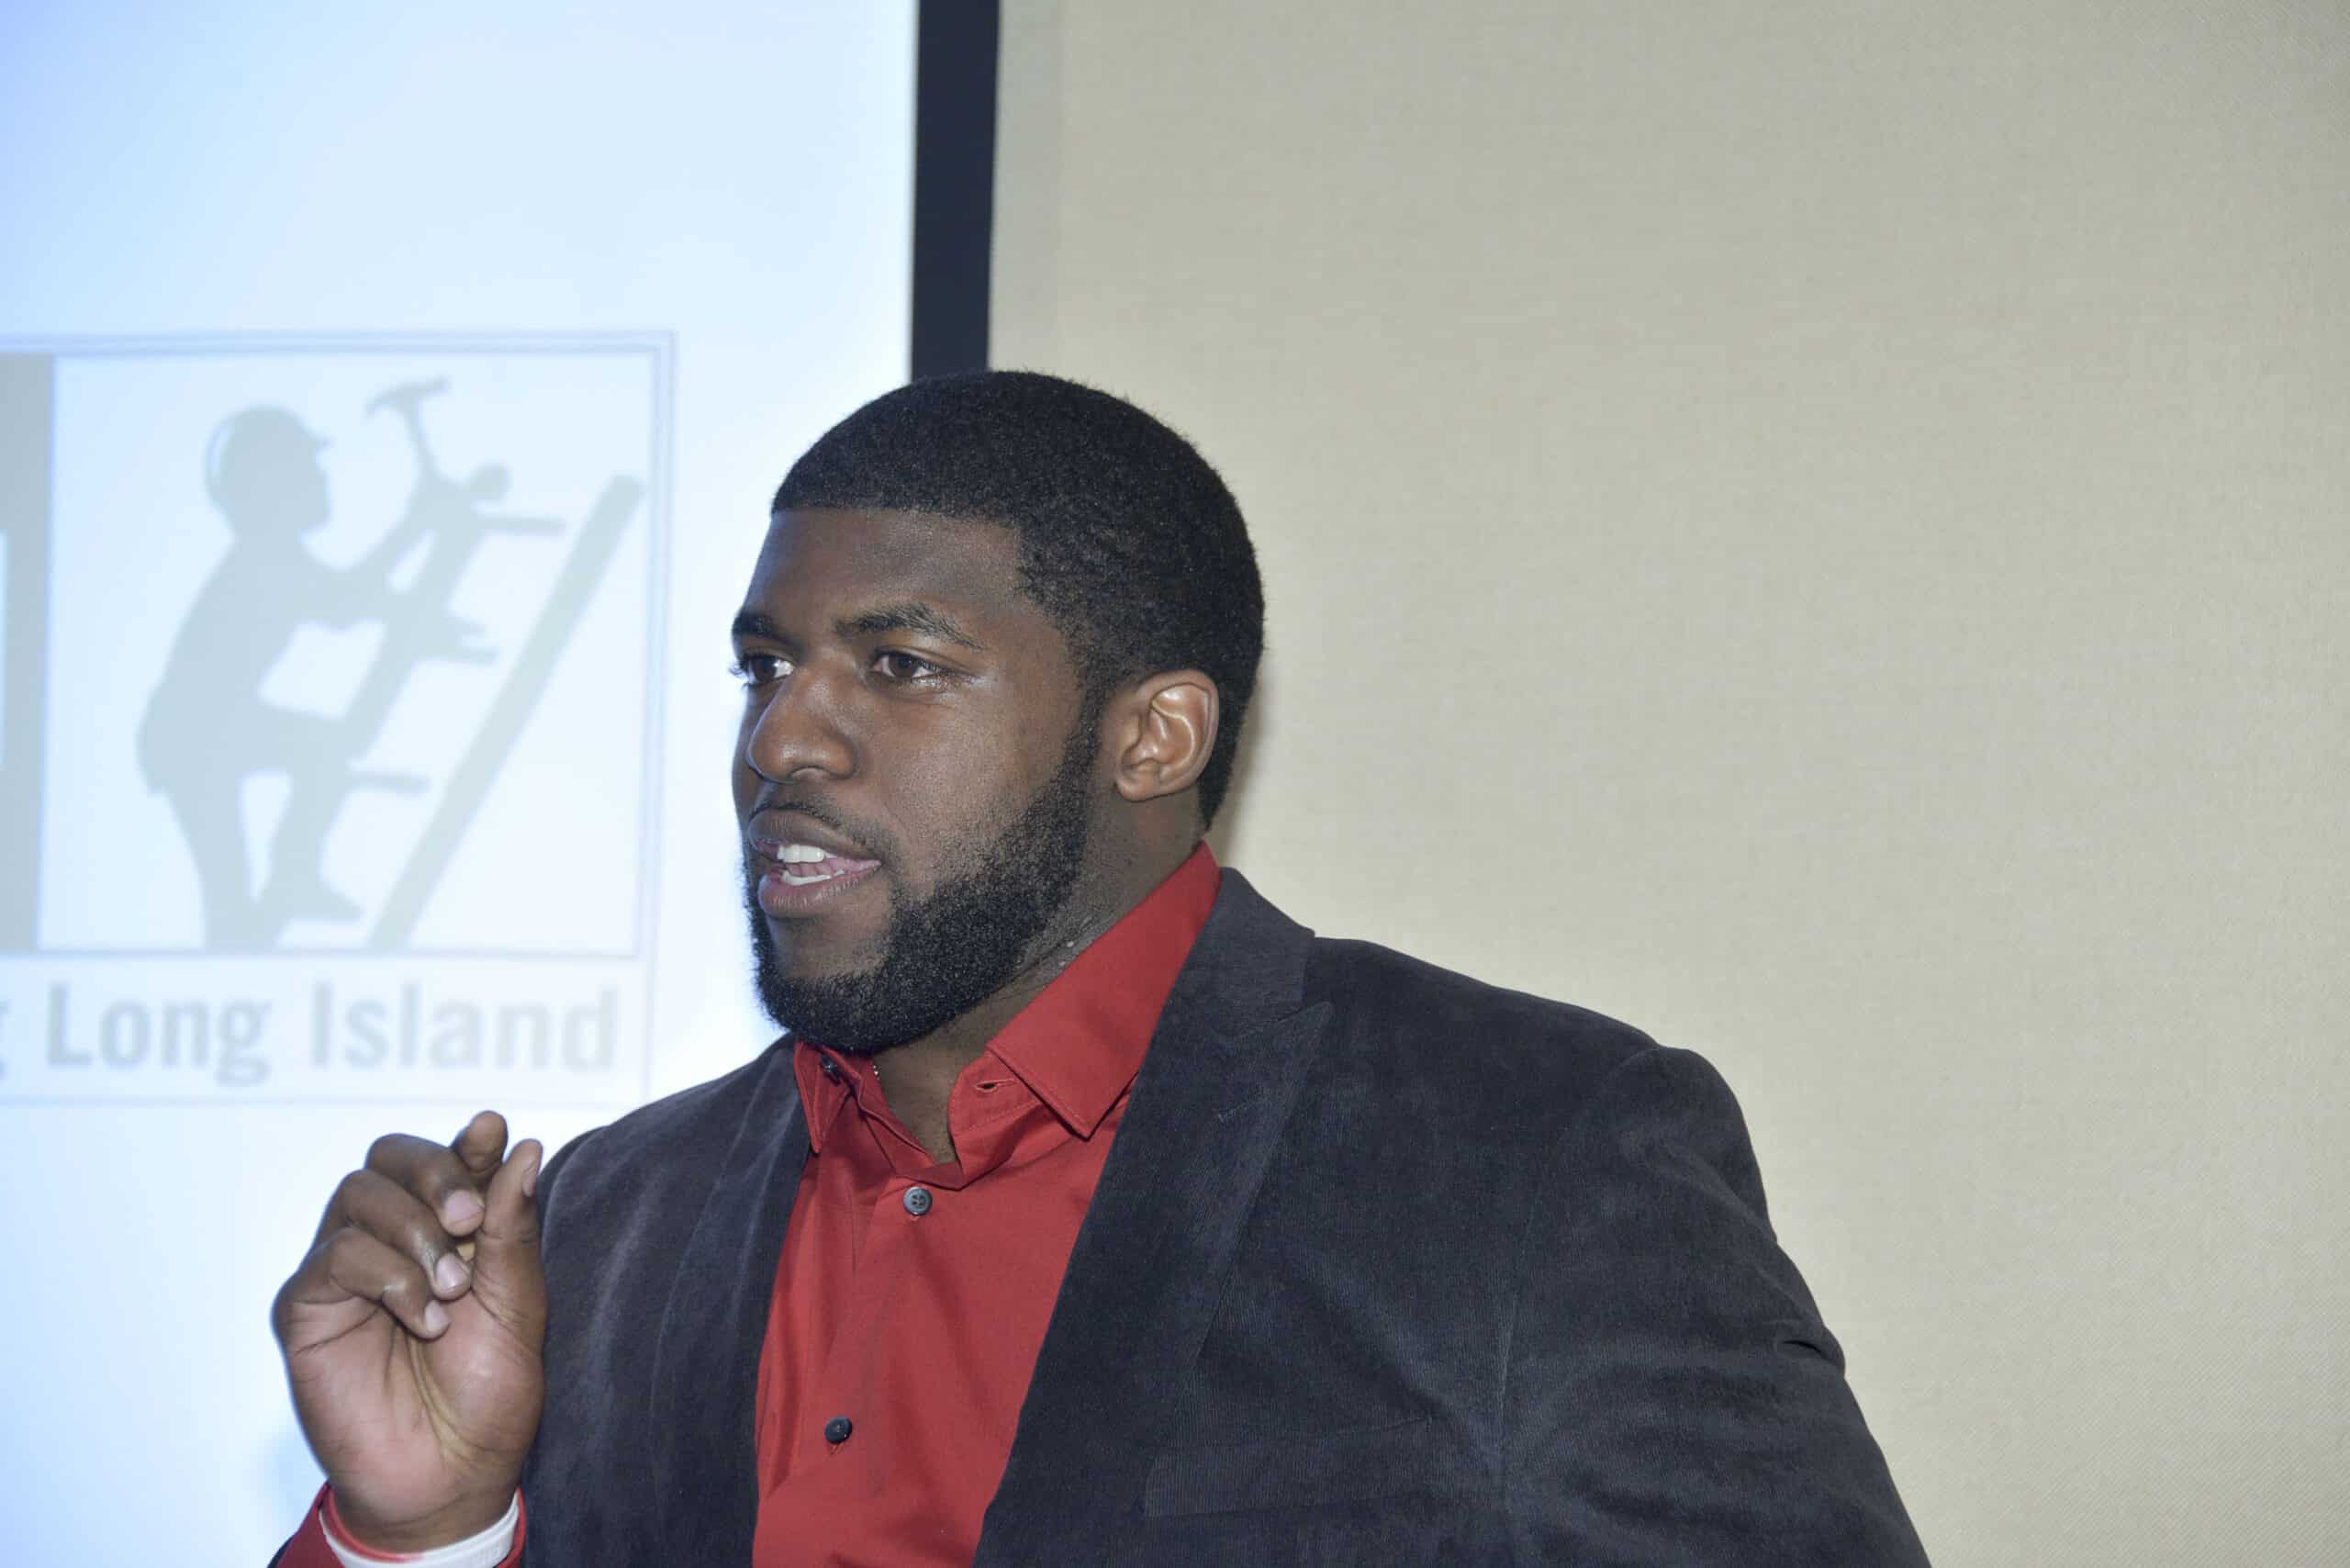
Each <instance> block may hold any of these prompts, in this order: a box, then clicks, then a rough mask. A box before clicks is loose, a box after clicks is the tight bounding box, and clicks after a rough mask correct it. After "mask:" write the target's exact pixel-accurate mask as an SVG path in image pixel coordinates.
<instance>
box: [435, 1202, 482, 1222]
mask: <svg viewBox="0 0 2350 1568" xmlns="http://www.w3.org/2000/svg"><path fill="white" fill-rule="evenodd" d="M441 1215H442V1221H441V1223H442V1224H443V1225H445V1226H448V1227H449V1228H450V1229H451V1230H463V1229H465V1228H467V1227H469V1226H474V1225H477V1224H479V1223H480V1221H481V1216H482V1206H481V1200H480V1199H479V1198H476V1197H475V1196H474V1195H473V1194H472V1193H453V1194H452V1195H451V1196H450V1199H449V1201H448V1202H447V1203H445V1204H442V1205H441Z"/></svg>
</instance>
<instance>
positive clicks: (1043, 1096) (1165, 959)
mask: <svg viewBox="0 0 2350 1568" xmlns="http://www.w3.org/2000/svg"><path fill="white" fill-rule="evenodd" d="M1223 879H1224V869H1223V868H1222V867H1220V866H1218V865H1217V864H1216V861H1215V856H1214V854H1213V853H1211V852H1210V850H1209V849H1208V846H1207V845H1206V844H1204V843H1203V844H1201V845H1200V846H1199V847H1198V848H1196V849H1194V850H1192V853H1191V855H1190V856H1189V857H1187V858H1186V859H1185V860H1184V862H1183V863H1182V865H1181V866H1179V867H1177V868H1175V869H1174V871H1172V872H1171V873H1169V876H1168V878H1167V879H1166V880H1165V881H1162V882H1160V883H1159V884H1158V886H1157V887H1156V888H1153V889H1152V890H1150V891H1149V893H1147V895H1145V896H1144V898H1143V901H1142V902H1140V903H1137V904H1136V905H1135V907H1134V908H1132V909H1130V910H1128V911H1127V912H1126V913H1125V914H1123V915H1121V916H1120V917H1119V918H1118V922H1117V924H1114V925H1113V926H1111V927H1110V929H1109V930H1107V931H1104V932H1103V933H1102V935H1099V936H1097V937H1095V938H1094V939H1093V941H1092V943H1091V945H1090V946H1087V947H1086V949H1085V951H1084V952H1082V953H1080V954H1079V955H1078V956H1077V958H1075V959H1074V960H1072V961H1071V962H1070V964H1069V968H1067V969H1063V970H1062V971H1061V972H1060V973H1059V974H1058V975H1056V976H1055V977H1054V978H1053V980H1052V983H1051V984H1049V985H1047V986H1046V987H1045V989H1044V990H1043V991H1038V992H1037V993H1036V995H1035V998H1034V999H1033V1000H1031V1001H1030V1002H1029V1003H1028V1005H1027V1006H1025V1007H1024V1008H1022V1009H1021V1010H1020V1012H1019V1013H1018V1014H1015V1015H1014V1016H1013V1019H1012V1021H1011V1022H1010V1023H1008V1024H1006V1025H1004V1026H1003V1027H1002V1029H1000V1030H998V1031H997V1032H996V1036H995V1038H993V1039H992V1040H990V1041H989V1042H988V1050H989V1052H990V1054H992V1055H993V1056H994V1057H995V1058H997V1060H999V1061H1001V1062H1002V1064H1003V1065H1004V1066H1005V1067H1006V1068H1008V1069H1010V1070H1011V1071H1012V1072H1013V1075H1014V1076H1016V1077H1017V1078H1018V1079H1019V1080H1020V1081H1022V1082H1023V1083H1024V1084H1026V1085H1027V1086H1028V1088H1029V1090H1030V1092H1033V1093H1034V1094H1035V1096H1036V1098H1037V1099H1039V1100H1041V1101H1043V1102H1044V1103H1045V1104H1046V1106H1048V1107H1049V1108H1050V1109H1051V1111H1052V1113H1053V1114H1054V1115H1056V1116H1057V1117H1059V1118H1060V1120H1061V1121H1062V1123H1063V1124H1064V1125H1066V1126H1068V1127H1069V1131H1071V1132H1073V1133H1075V1134H1076V1135H1077V1136H1078V1137H1092V1136H1093V1129H1094V1128H1096V1127H1098V1126H1101V1125H1102V1117H1104V1116H1106V1115H1108V1114H1110V1108H1111V1107H1112V1106H1113V1105H1115V1104H1116V1103H1118V1100H1119V1098H1120V1096H1122V1095H1124V1094H1125V1092H1126V1090H1127V1089H1128V1088H1129V1087H1130V1086H1131V1085H1132V1084H1133V1082H1134V1081H1135V1074H1136V1073H1137V1072H1139V1071H1140V1070H1142V1058H1143V1053H1144V1052H1145V1051H1147V1050H1148V1049H1149V1048H1150V1036H1151V1035H1152V1033H1153V1032H1154V1031H1155V1030H1156V1029H1157V1028H1158V1014H1159V1013H1160V1012H1161V1010H1163V1009H1164V1008H1165V1007H1166V1005H1167V997H1168V993H1169V992H1170V991H1173V990H1174V989H1175V977H1176V976H1177V975H1178V974H1179V973H1181V970H1182V968H1183V961H1184V959H1186V958H1190V957H1191V953H1192V943H1193V942H1195V941H1197V940H1198V939H1199V935H1200V930H1201V928H1202V927H1203V926H1204V925H1206V924H1207V921H1208V913H1209V911H1211V910H1212V909H1214V907H1215V895H1216V889H1217V886H1218V885H1219V884H1220V883H1221V882H1222V881H1223ZM828 1060H829V1061H830V1062H831V1063H832V1065H833V1068H834V1072H836V1073H837V1074H838V1076H837V1077H834V1076H832V1075H830V1074H827V1073H826V1072H825V1070H824V1067H825V1063H826V1062H827V1061H828ZM973 1065H974V1066H975V1067H976V1066H979V1064H978V1063H974V1064H973ZM792 1070H793V1072H794V1074H795V1075H796V1076H797V1077H798V1079H799V1081H800V1103H801V1104H802V1105H803V1106H805V1107H806V1108H807V1111H808V1134H809V1142H810V1144H811V1146H812V1147H813V1148H817V1149H819V1150H821V1149H822V1148H823V1136H824V1132H825V1129H826V1128H828V1127H829V1126H831V1125H832V1122H833V1119H834V1116H835V1115H836V1114H838V1113H839V1111H840V1109H841V1106H842V1104H843V1103H845V1102H846V1101H847V1100H848V1099H850V1098H851V1096H852V1094H853V1092H854V1087H855V1086H856V1084H861V1083H862V1082H864V1081H866V1080H867V1079H869V1078H870V1077H871V1075H872V1072H873V1064H872V1062H871V1061H870V1060H867V1059H865V1058H857V1057H852V1056H848V1055H846V1054H845V1053H843V1052H838V1051H832V1050H827V1049H826V1048H824V1047H821V1046H818V1045H816V1044H814V1043H813V1042H811V1041H809V1040H805V1039H802V1040H798V1041H797V1042H795V1045H794V1051H793V1058H792Z"/></svg>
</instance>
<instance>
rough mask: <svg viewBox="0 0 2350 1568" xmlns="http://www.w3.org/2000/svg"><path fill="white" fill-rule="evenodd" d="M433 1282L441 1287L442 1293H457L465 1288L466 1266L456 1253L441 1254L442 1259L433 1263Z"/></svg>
mask: <svg viewBox="0 0 2350 1568" xmlns="http://www.w3.org/2000/svg"><path fill="white" fill-rule="evenodd" d="M432 1282H433V1283H434V1284H436V1285H438V1286H440V1287H441V1294H442V1295H455V1294H457V1293H458V1292H459V1291H461V1290H464V1288H465V1266H464V1264H463V1263H461V1262H459V1261H458V1260H457V1255H456V1254H455V1253H453V1252H443V1253H442V1254H441V1261H439V1262H438V1263H435V1264H433V1265H432Z"/></svg>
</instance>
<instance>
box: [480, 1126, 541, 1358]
mask: <svg viewBox="0 0 2350 1568" xmlns="http://www.w3.org/2000/svg"><path fill="white" fill-rule="evenodd" d="M544 1153H545V1150H544V1149H543V1147H542V1146H541V1145H540V1143H539V1140H538V1139H536V1138H524V1139H523V1140H522V1141H521V1142H520V1143H518V1144H516V1145H515V1146H514V1148H513V1150H512V1151H511V1152H510V1153H509V1154H508V1155H507V1157H506V1159H505V1160H504V1162H503V1163H501V1164H500V1165H499V1166H498V1170H497V1171H496V1172H495V1173H494V1174H492V1175H491V1177H490V1179H489V1189H488V1191H487V1192H486V1193H483V1195H482V1204H483V1214H482V1220H481V1228H480V1229H479V1230H477V1231H476V1232H475V1233H474V1257H473V1288H474V1294H476V1295H477V1296H479V1297H480V1298H481V1305H482V1306H483V1307H484V1308H485V1309H486V1310H487V1311H488V1312H489V1313H490V1314H491V1315H492V1316H495V1317H498V1318H499V1319H501V1320H502V1321H504V1322H505V1323H506V1325H507V1327H509V1328H512V1329H513V1330H514V1331H515V1332H517V1333H519V1334H520V1335H522V1336H523V1337H524V1338H525V1339H526V1340H527V1341H528V1342H530V1343H532V1344H534V1345H535V1344H536V1343H538V1340H539V1336H540V1335H541V1334H542V1333H543V1331H544V1329H545V1326H546V1316H547V1285H546V1276H545V1275H544V1274H543V1272H541V1271H540V1267H539V1204H538V1198H537V1192H538V1184H539V1161H540V1159H542V1158H543V1155H544Z"/></svg>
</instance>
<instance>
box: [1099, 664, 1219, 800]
mask: <svg viewBox="0 0 2350 1568" xmlns="http://www.w3.org/2000/svg"><path fill="white" fill-rule="evenodd" d="M1217 717H1218V715H1217V700H1216V691H1215V682H1214V681H1213V680H1210V679H1209V678H1207V677H1206V676H1204V675H1203V674H1201V673H1200V672H1199V671H1198V670H1195V669H1179V670H1169V671H1166V672H1164V673H1162V674H1158V675H1152V676H1146V677H1144V678H1142V679H1141V680H1138V681H1136V683H1135V684H1134V685H1132V686H1129V687H1128V688H1126V689H1125V691H1124V692H1122V693H1120V694H1119V696H1118V698H1117V699H1116V700H1115V701H1113V703H1112V704H1111V708H1110V717H1109V721H1108V722H1109V723H1110V724H1111V726H1112V732H1111V733H1112V737H1113V745H1115V746H1116V748H1117V750H1116V753H1115V756H1116V759H1117V761H1116V769H1117V771H1116V775H1115V777H1116V779H1117V785H1118V793H1119V794H1121V795H1123V796H1125V798H1126V799H1127V800H1129V801H1134V802H1135V803H1136V804H1137V805H1139V804H1141V803H1142V802H1143V801H1156V800H1158V799H1160V798H1161V797H1163V796H1167V795H1174V794H1180V793H1181V792H1182V791H1183V790H1188V789H1190V788H1191V787H1192V785H1194V784H1196V783H1198V782H1199V781H1200V772H1201V770H1202V769H1203V768H1204V767H1207V765H1208V756H1209V755H1210V754H1211V753H1212V752H1214V750H1215V732H1216V722H1217Z"/></svg>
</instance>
